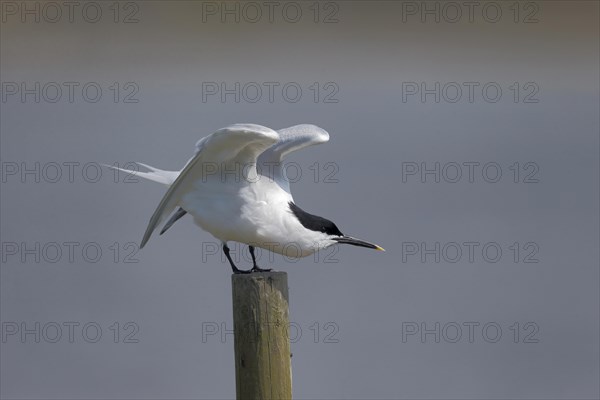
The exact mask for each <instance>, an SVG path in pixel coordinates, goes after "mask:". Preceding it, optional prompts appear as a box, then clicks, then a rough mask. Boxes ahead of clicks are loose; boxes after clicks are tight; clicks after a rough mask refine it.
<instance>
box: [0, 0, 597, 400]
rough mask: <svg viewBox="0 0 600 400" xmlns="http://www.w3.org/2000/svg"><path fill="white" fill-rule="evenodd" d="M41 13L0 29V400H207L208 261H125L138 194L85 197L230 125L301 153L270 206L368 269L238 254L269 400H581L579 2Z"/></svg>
mask: <svg viewBox="0 0 600 400" xmlns="http://www.w3.org/2000/svg"><path fill="white" fill-rule="evenodd" d="M53 4H55V5H53ZM53 4H50V5H48V3H44V2H33V1H29V2H24V3H21V2H10V1H3V2H2V4H1V7H2V9H1V11H2V16H1V17H2V23H1V28H0V29H1V30H0V33H1V41H0V45H1V49H0V56H1V61H0V66H1V81H2V102H1V104H0V105H1V107H2V110H1V150H0V156H1V165H2V170H1V172H2V183H1V195H0V199H1V204H0V209H1V229H0V234H1V242H2V249H1V251H2V254H1V257H2V264H1V269H0V278H1V283H0V299H1V306H0V311H1V315H0V319H1V321H2V341H1V343H0V346H1V356H0V378H1V385H0V394H1V396H2V398H7V399H9V398H10V399H12V398H15V399H17V398H27V399H30V398H40V399H41V398H65V399H66V398H96V399H99V398H102V399H104V398H107V399H109V398H119V399H130V398H131V399H133V398H145V399H150V398H152V399H163V398H170V399H173V398H181V399H198V398H200V399H208V398H211V399H212V398H217V399H230V398H234V397H235V385H234V382H235V381H234V362H233V338H232V335H231V333H230V332H229V331H228V330H230V329H232V321H231V292H230V291H231V288H230V268H229V266H228V264H227V263H226V261H225V260H224V259H222V257H221V255H220V253H218V252H216V254H215V243H214V240H213V238H212V237H211V236H210V235H209V234H208V233H206V232H203V231H201V230H200V229H198V228H197V227H195V226H194V225H193V224H192V222H191V219H190V218H184V219H183V220H182V221H181V222H178V223H177V224H176V225H175V226H174V227H173V228H171V230H170V231H169V232H168V233H167V234H165V235H163V236H161V237H159V236H154V237H153V238H152V239H151V241H150V242H149V244H148V246H147V247H146V248H144V249H143V250H142V251H137V248H136V243H139V240H140V239H141V235H142V233H143V231H144V229H145V227H146V224H147V222H148V219H149V217H150V215H151V214H152V212H153V211H154V209H155V207H156V205H157V204H158V202H159V200H160V198H161V196H162V195H163V193H164V191H165V188H164V187H162V186H161V185H159V184H155V183H151V182H142V181H140V182H137V183H135V182H134V183H128V182H124V179H126V177H125V176H124V175H122V174H121V175H118V176H115V175H114V174H113V173H112V172H110V171H108V170H106V169H104V170H101V175H97V174H98V173H99V170H98V168H97V166H98V163H108V164H114V163H118V164H119V165H123V164H125V163H128V162H131V161H142V162H146V163H148V164H150V165H153V166H156V167H159V168H164V169H172V170H176V169H179V168H181V167H182V166H183V164H184V163H185V162H186V161H187V159H188V158H189V157H190V156H191V155H192V154H193V151H194V148H193V145H194V143H195V142H196V140H198V139H199V138H201V137H203V136H205V135H207V134H210V133H212V132H213V131H215V130H216V129H218V128H221V127H223V126H226V125H228V124H231V123H235V122H253V123H258V124H263V125H266V126H269V127H272V128H276V129H278V128H282V127H286V126H290V125H294V124H298V123H313V124H317V125H319V126H321V127H323V128H325V129H326V130H327V131H329V133H330V135H331V141H330V142H329V143H327V144H325V145H322V146H318V147H315V148H310V149H307V150H305V151H302V152H300V153H298V154H294V155H293V156H292V157H291V160H292V161H294V162H295V163H297V164H295V165H296V166H297V167H298V170H299V171H301V173H302V175H301V176H299V178H298V182H296V183H295V184H294V185H293V187H292V190H293V193H294V196H295V199H296V202H297V203H298V204H299V205H300V206H301V207H302V208H304V209H305V210H307V211H309V212H312V213H315V214H318V215H322V216H325V217H327V218H329V219H331V220H333V221H334V222H336V223H337V225H338V226H339V227H340V229H341V230H342V231H343V232H345V233H348V234H351V235H353V236H356V237H360V238H363V239H366V240H370V241H373V242H375V243H378V244H380V245H382V246H383V247H385V248H386V250H387V251H386V252H385V253H381V252H374V251H368V250H366V249H361V248H357V247H351V246H346V247H343V246H340V247H339V248H336V249H337V250H329V251H326V252H324V253H322V254H321V255H320V256H319V257H317V258H315V257H309V258H305V259H301V260H298V261H295V260H289V259H284V258H282V257H280V256H276V257H273V259H272V260H269V255H268V254H267V253H266V252H262V253H261V257H260V263H261V265H263V266H266V265H269V266H274V267H275V268H276V269H279V270H283V271H286V272H288V274H289V286H290V319H291V321H293V324H294V328H293V329H292V330H291V332H292V333H293V337H292V341H293V343H292V350H293V358H292V367H293V381H294V396H295V397H296V398H302V399H340V398H347V399H358V398H381V399H388V398H390V399H391V398H553V399H554V398H586V399H587V398H590V399H591V398H598V396H599V386H598V376H599V373H600V370H599V342H598V337H599V327H598V315H599V254H598V241H599V229H598V228H599V215H598V204H599V198H598V193H599V192H598V189H599V188H598V185H599V173H598V171H599V164H598V154H599V153H598V150H599V140H598V139H599V137H598V132H599V123H598V114H599V106H600V105H599V82H598V80H599V76H598V69H599V65H598V60H599V58H598V52H599V50H598V49H599V43H598V42H599V39H598V38H599V27H598V13H599V7H598V3H596V2H592V1H564V2H561V1H547V2H546V1H538V2H516V3H514V2H491V3H490V2H481V3H480V5H479V6H477V7H476V8H474V9H472V10H471V11H472V13H471V14H470V13H469V8H468V7H466V6H464V5H461V4H462V3H453V5H450V6H448V5H447V3H444V2H425V3H422V2H391V1H381V2H380V1H372V2H371V1H369V2H367V1H348V2H346V1H339V2H330V3H320V4H317V3H314V2H295V3H286V2H282V3H279V5H275V6H269V5H268V3H265V2H257V3H252V4H251V5H250V6H247V5H246V4H245V3H239V2H200V1H198V2H193V1H173V2H167V1H135V2H119V3H113V2H96V3H93V2H92V3H91V4H90V3H88V2H81V3H80V5H79V6H77V7H76V8H74V9H72V10H71V11H72V13H71V16H70V15H69V9H68V8H67V7H66V6H64V5H62V3H53ZM456 4H458V6H456ZM269 7H273V8H272V9H271V11H272V14H269ZM228 10H233V11H231V13H227V11H228ZM257 10H258V11H257ZM431 10H433V11H431ZM429 11H431V13H428V12H429ZM98 12H100V14H98ZM223 12H224V14H223ZM298 12H300V14H298ZM457 12H458V13H459V14H457ZM436 14H437V15H436ZM36 18H39V22H36ZM236 18H238V19H239V22H236V21H235V19H236ZM436 18H439V22H438V21H436ZM70 19H71V20H70ZM36 82H38V83H39V87H36ZM69 82H72V83H69ZM269 82H271V83H269ZM436 82H439V85H440V86H439V90H437V91H436V86H435V85H436ZM469 82H471V83H469ZM515 82H516V84H515ZM236 83H239V85H240V86H239V90H236V86H235V85H236ZM265 83H266V84H265ZM422 83H424V84H425V87H421V84H422ZM465 83H466V84H465ZM221 84H224V85H225V89H226V90H227V89H231V90H233V92H232V93H233V94H231V93H230V94H225V95H224V98H223V99H222V98H221V94H222V93H221ZM268 85H271V87H273V88H274V89H273V97H272V98H271V99H270V98H269V92H268ZM469 85H470V86H469ZM257 86H258V87H261V88H262V89H263V91H262V94H261V95H259V94H258V92H256V87H257ZM284 86H285V87H286V91H285V92H282V89H283V88H284ZM484 86H485V87H486V91H485V92H482V88H483V87H484ZM69 87H72V88H73V92H72V98H71V99H69V89H68V88H69ZM84 87H85V90H84ZM298 87H300V89H301V90H302V93H301V95H298V94H296V92H295V91H296V90H297V88H298ZM457 87H460V88H462V95H461V96H460V97H459V96H458V92H456V88H457ZM468 87H473V88H474V89H473V97H472V98H471V99H469V98H468ZM57 88H59V89H61V94H62V97H60V98H58V93H59V92H58V91H57ZM98 88H100V90H101V91H102V92H101V96H99V97H98V98H97V99H95V97H97V95H96V91H97V89H98ZM215 88H217V89H218V91H219V92H218V93H216V94H214V90H213V89H215ZM317 88H318V92H317ZM415 88H417V89H418V90H419V92H418V93H416V94H411V93H413V92H414V89H415ZM497 88H500V90H501V94H502V95H501V97H499V98H497V99H496V94H495V91H496V90H497ZM421 89H425V90H428V89H429V90H433V91H432V92H430V94H425V95H424V98H422V97H421V94H422V93H421ZM411 90H412V92H411ZM426 93H428V92H426ZM236 95H237V96H239V102H236V98H235V97H236ZM436 95H437V96H439V102H436V98H435V97H436ZM36 96H38V97H39V102H36ZM296 97H297V99H296ZM96 100H97V101H96ZM296 100H297V101H296ZM93 101H95V102H93ZM294 101H295V102H294ZM471 162H478V163H479V165H478V166H477V165H475V164H465V163H471ZM422 163H425V164H422ZM435 163H439V174H440V179H439V182H435V178H436V177H435V176H434V173H432V174H425V175H424V176H423V177H422V176H421V174H420V173H421V172H422V171H421V169H422V167H425V168H427V169H435V165H436V164H435ZM488 163H492V164H489V165H490V166H491V167H492V169H489V168H488V169H486V175H485V176H483V175H482V168H483V166H484V165H485V164H488ZM494 163H496V164H494ZM515 163H518V164H515ZM456 165H459V166H461V171H462V176H461V178H460V179H454V177H455V175H456ZM467 165H473V168H474V175H473V179H472V182H470V181H469V179H468V171H469V169H468V167H467ZM415 166H417V167H418V168H419V170H418V172H415V171H414V167H415ZM498 167H499V168H500V170H501V172H502V175H501V176H500V177H499V178H497V179H498V181H497V182H492V181H494V180H495V175H496V174H495V171H496V170H497V169H498ZM411 168H412V169H411ZM27 171H33V172H27ZM36 171H37V172H36ZM71 172H72V174H70V173H71ZM403 172H404V175H403ZM409 172H415V174H414V175H412V174H409ZM517 172H518V174H517ZM453 180H458V181H457V182H454V183H453V182H451V181H453ZM115 181H116V182H115ZM423 181H424V182H423ZM515 181H516V182H515ZM470 242H476V243H478V245H469V244H467V245H465V244H464V243H470ZM436 243H439V247H438V248H437V250H436ZM490 243H491V244H490ZM486 244H487V246H486ZM468 246H473V247H472V248H473V249H474V251H473V255H472V258H471V259H470V258H469V254H468V249H469V247H468ZM457 247H458V248H460V249H461V252H462V254H460V255H457V253H456V249H457ZM484 247H485V249H486V252H484V253H482V249H483V248H484ZM498 248H499V249H500V250H501V252H502V253H501V254H499V255H498V256H496V253H495V252H496V251H497V249H498ZM69 249H72V252H70V251H69ZM98 250H100V251H101V254H97V252H98ZM233 250H234V251H235V253H236V254H235V255H236V257H237V259H238V260H239V264H240V266H242V267H246V266H249V265H250V260H249V257H248V256H247V248H246V247H245V246H234V247H233ZM428 250H432V251H431V252H428ZM436 257H437V258H439V262H437V261H438V260H436ZM535 261H537V262H535ZM36 324H38V325H36ZM436 324H437V325H436ZM457 327H458V329H460V334H461V335H460V336H458V329H457ZM469 327H471V328H469ZM98 328H99V329H101V331H98ZM470 330H471V332H470ZM59 333H60V336H58V334H59ZM292 333H291V336H292ZM470 333H471V335H470Z"/></svg>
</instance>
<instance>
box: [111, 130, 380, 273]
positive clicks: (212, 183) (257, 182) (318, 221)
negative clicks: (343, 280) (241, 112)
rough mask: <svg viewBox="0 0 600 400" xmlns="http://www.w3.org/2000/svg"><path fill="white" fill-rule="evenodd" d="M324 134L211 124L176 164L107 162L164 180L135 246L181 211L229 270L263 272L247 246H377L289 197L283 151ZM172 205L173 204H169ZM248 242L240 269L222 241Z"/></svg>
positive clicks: (302, 250) (309, 249) (291, 249)
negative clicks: (218, 248)
mask: <svg viewBox="0 0 600 400" xmlns="http://www.w3.org/2000/svg"><path fill="white" fill-rule="evenodd" d="M328 140H329V134H328V133H327V132H326V131H325V130H323V129H321V128H319V127H317V126H315V125H306V124H304V125H296V126H292V127H290V128H286V129H281V130H279V131H277V132H276V131H274V130H272V129H270V128H267V127H264V126H260V125H255V124H235V125H231V126H228V127H226V128H223V129H219V130H218V131H216V132H215V133H213V134H212V135H209V136H206V137H204V138H202V139H200V140H199V141H198V143H196V153H195V155H194V156H193V157H192V158H191V159H190V160H189V161H188V162H187V164H186V165H185V166H184V167H183V169H182V170H181V171H163V170H160V169H158V168H154V167H151V166H149V165H146V164H142V163H138V164H139V165H142V166H144V167H146V168H147V169H148V170H150V172H137V171H131V170H127V169H122V168H118V167H114V166H108V167H110V168H113V169H118V170H121V171H124V172H129V173H135V174H136V175H137V176H140V177H142V178H146V179H149V180H152V181H155V182H159V183H162V184H165V185H167V186H168V187H169V189H168V190H167V193H166V194H165V195H164V197H163V198H162V200H161V201H160V204H159V205H158V207H157V208H156V211H154V214H153V215H152V217H151V218H150V222H149V224H148V227H147V228H146V232H145V233H144V237H143V238H142V242H141V245H140V248H142V247H144V246H145V245H146V243H147V242H148V239H150V235H152V232H154V230H155V229H156V227H157V226H158V225H159V224H161V223H162V222H163V221H164V220H165V219H166V218H167V217H168V216H169V215H170V214H171V213H173V214H172V216H171V218H170V219H169V220H167V223H166V224H165V225H164V227H163V229H162V230H161V231H160V234H161V235H162V234H163V233H164V232H165V231H166V230H167V229H169V228H170V227H171V226H172V225H173V224H174V223H175V222H176V221H177V220H179V219H180V218H181V217H183V216H184V215H185V214H188V213H189V214H191V215H192V216H193V217H194V222H195V223H196V224H197V225H199V226H200V227H201V228H202V229H204V230H205V231H207V232H209V233H210V234H212V235H213V236H214V237H215V238H217V239H218V240H220V241H221V243H222V246H223V252H224V253H225V256H226V257H227V260H228V261H229V263H230V264H231V268H232V270H233V272H234V273H248V272H260V271H269V270H267V269H262V268H259V267H258V266H257V265H256V258H255V255H254V247H260V248H263V249H266V250H269V251H272V252H275V253H279V254H283V255H285V256H287V257H291V258H298V257H306V256H308V255H311V254H313V253H314V252H316V251H318V250H321V249H325V248H327V247H329V246H332V245H335V244H338V243H346V244H351V245H355V246H363V247H367V248H371V249H376V250H382V251H383V248H381V247H379V246H378V245H376V244H372V243H369V242H366V241H363V240H359V239H355V238H353V237H350V236H346V235H344V234H342V232H340V230H339V229H338V227H337V226H336V225H335V224H334V223H333V222H331V221H329V220H328V219H325V218H322V217H319V216H316V215H312V214H309V213H307V212H305V211H304V210H302V209H301V208H300V207H298V206H297V205H296V204H295V203H294V199H293V197H292V194H291V191H290V184H289V181H288V179H287V177H286V176H285V168H284V159H285V156H287V155H288V154H290V153H292V152H294V151H296V150H299V149H302V148H304V147H307V146H311V145H314V144H319V143H324V142H327V141H328ZM176 208H177V210H176ZM230 241H235V242H240V243H245V244H248V245H249V249H250V254H251V256H252V261H253V267H252V269H251V270H248V271H243V270H240V269H238V268H237V267H236V266H235V264H234V263H233V261H232V259H231V256H230V254H229V247H228V246H227V243H228V242H230Z"/></svg>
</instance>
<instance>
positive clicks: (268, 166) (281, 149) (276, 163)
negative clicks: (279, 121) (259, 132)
mask: <svg viewBox="0 0 600 400" xmlns="http://www.w3.org/2000/svg"><path fill="white" fill-rule="evenodd" d="M277 133H279V140H278V141H277V143H275V144H274V145H272V146H271V147H269V148H268V149H267V150H265V152H264V153H262V154H261V155H260V157H259V158H258V163H257V166H258V169H259V171H258V172H259V173H260V174H261V175H263V176H265V177H268V178H270V179H273V180H274V181H275V182H277V184H278V185H279V186H280V187H281V188H282V189H283V190H285V191H286V192H288V193H290V194H291V192H290V182H289V181H288V179H287V177H286V176H285V169H284V166H285V164H284V158H285V156H286V155H288V154H289V153H292V152H294V151H296V150H300V149H303V148H305V147H308V146H312V145H315V144H320V143H325V142H327V141H328V140H329V134H328V133H327V131H325V130H324V129H322V128H319V127H318V126H315V125H308V124H303V125H295V126H291V127H289V128H285V129H281V130H279V131H277Z"/></svg>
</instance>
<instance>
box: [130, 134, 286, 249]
mask: <svg viewBox="0 0 600 400" xmlns="http://www.w3.org/2000/svg"><path fill="white" fill-rule="evenodd" d="M278 140H279V135H278V134H277V132H275V131H274V130H272V129H269V128H267V127H264V126H260V125H255V124H235V125H231V126H228V127H226V128H223V129H219V130H218V131H216V132H215V133H213V134H211V135H209V136H207V137H205V138H202V139H200V140H199V141H198V143H197V144H196V148H197V150H196V154H195V155H194V157H192V159H191V160H190V161H189V162H188V163H187V164H186V166H185V167H184V168H183V170H182V171H181V173H180V174H179V175H178V176H177V179H176V180H175V182H173V184H172V185H171V186H170V187H169V189H168V190H167V193H165V195H164V196H163V198H162V199H161V201H160V203H159V204H158V207H157V208H156V210H155V211H154V214H152V217H151V218H150V222H149V223H148V227H147V228H146V232H145V233H144V236H143V238H142V242H141V244H140V248H142V247H144V246H145V245H146V243H147V242H148V240H149V239H150V236H151V235H152V232H154V230H155V229H156V227H157V226H158V225H159V224H160V223H161V222H162V221H163V220H164V218H165V217H166V216H167V215H169V214H171V212H173V210H174V209H175V207H176V206H177V205H178V203H179V201H180V200H181V197H182V195H183V194H185V193H186V192H187V191H189V190H191V189H192V188H193V184H194V182H195V181H196V180H197V179H201V178H202V176H203V173H205V169H204V168H203V167H202V166H203V164H204V163H209V162H210V163H218V164H220V163H227V162H237V163H240V164H244V165H247V164H254V163H256V162H257V161H256V160H257V157H258V156H259V155H260V154H261V153H262V152H264V151H265V150H266V149H267V148H269V147H270V146H272V145H273V144H274V143H276V142H277V141H278Z"/></svg>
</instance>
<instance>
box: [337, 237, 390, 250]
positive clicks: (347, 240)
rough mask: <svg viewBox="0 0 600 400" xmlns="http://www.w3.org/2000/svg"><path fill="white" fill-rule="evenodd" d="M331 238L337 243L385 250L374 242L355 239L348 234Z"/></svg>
mask: <svg viewBox="0 0 600 400" xmlns="http://www.w3.org/2000/svg"><path fill="white" fill-rule="evenodd" d="M331 239H332V240H335V241H336V242H338V243H345V244H351V245H353V246H360V247H366V248H368V249H375V250H380V251H385V250H384V249H383V247H381V246H377V245H376V244H373V243H369V242H365V241H364V240H360V239H355V238H353V237H350V236H340V237H334V238H331Z"/></svg>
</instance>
